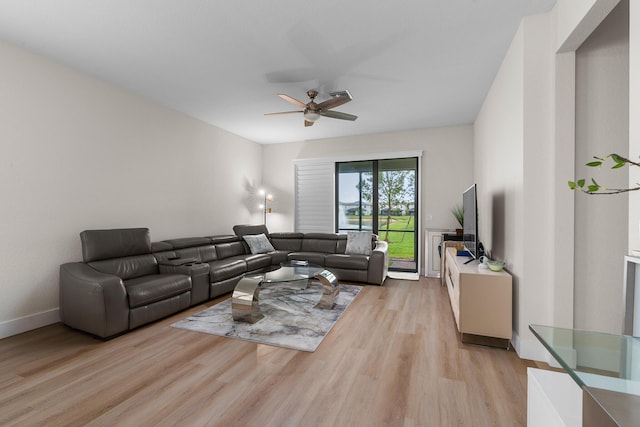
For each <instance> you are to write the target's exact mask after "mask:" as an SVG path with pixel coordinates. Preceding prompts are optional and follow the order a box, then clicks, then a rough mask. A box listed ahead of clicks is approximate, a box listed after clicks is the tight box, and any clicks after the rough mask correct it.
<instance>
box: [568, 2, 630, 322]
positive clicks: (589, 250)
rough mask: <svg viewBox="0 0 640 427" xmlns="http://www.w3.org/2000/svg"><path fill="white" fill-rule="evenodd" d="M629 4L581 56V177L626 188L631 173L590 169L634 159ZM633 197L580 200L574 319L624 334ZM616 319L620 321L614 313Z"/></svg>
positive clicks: (582, 49)
mask: <svg viewBox="0 0 640 427" xmlns="http://www.w3.org/2000/svg"><path fill="white" fill-rule="evenodd" d="M628 19H629V3H628V2H627V1H621V2H620V3H619V4H618V6H616V8H614V9H613V11H612V12H611V13H610V14H609V15H608V16H607V18H606V19H605V20H604V21H603V22H602V23H601V24H600V26H598V27H597V28H596V29H595V31H594V32H593V33H592V34H591V35H590V36H589V38H588V39H587V40H586V41H585V42H584V43H583V44H582V45H581V46H580V48H578V50H577V51H576V84H575V87H576V96H575V100H576V102H575V105H576V119H575V124H576V144H575V156H576V160H575V164H576V177H577V178H579V177H582V178H590V177H593V178H595V179H596V181H597V182H599V183H600V184H602V185H606V186H608V187H609V188H626V186H627V185H628V182H629V178H628V175H629V174H628V171H629V169H628V168H623V169H619V170H615V171H612V170H611V169H610V167H611V165H613V163H612V162H611V161H610V160H609V161H608V162H607V163H605V166H603V167H602V168H597V169H594V168H588V167H586V166H584V165H585V163H587V162H590V161H592V160H593V156H594V155H597V156H601V157H602V156H605V155H607V154H610V153H617V154H620V155H622V156H628V153H629V28H628ZM627 207H628V195H627V194H620V195H616V196H588V195H586V194H581V193H578V194H576V197H575V261H574V262H575V299H574V301H575V305H574V309H575V321H574V327H576V328H578V329H585V330H594V331H603V332H610V333H620V330H621V321H622V311H623V306H622V295H621V284H622V283H624V277H623V258H624V256H625V255H626V254H627V253H628V252H627V250H628V243H627V240H628V238H627V236H628V235H629V233H628V208H627ZM613 313H617V315H612V314H613Z"/></svg>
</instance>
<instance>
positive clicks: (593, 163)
mask: <svg viewBox="0 0 640 427" xmlns="http://www.w3.org/2000/svg"><path fill="white" fill-rule="evenodd" d="M600 165H602V160H598V161H596V162H589V163H587V166H589V167H592V168H594V167H597V166H600Z"/></svg>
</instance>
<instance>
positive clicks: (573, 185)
mask: <svg viewBox="0 0 640 427" xmlns="http://www.w3.org/2000/svg"><path fill="white" fill-rule="evenodd" d="M567 184H569V188H570V189H572V190H575V189H576V183H575V182H573V181H569V182H568V183H567Z"/></svg>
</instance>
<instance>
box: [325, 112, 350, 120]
mask: <svg viewBox="0 0 640 427" xmlns="http://www.w3.org/2000/svg"><path fill="white" fill-rule="evenodd" d="M320 115H321V116H325V117H331V118H332V119H341V120H351V121H353V120H355V119H357V118H358V116H354V115H353V114H347V113H341V112H339V111H320Z"/></svg>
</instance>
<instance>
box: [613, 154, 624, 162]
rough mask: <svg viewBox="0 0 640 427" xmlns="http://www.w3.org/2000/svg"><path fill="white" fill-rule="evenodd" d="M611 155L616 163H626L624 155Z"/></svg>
mask: <svg viewBox="0 0 640 427" xmlns="http://www.w3.org/2000/svg"><path fill="white" fill-rule="evenodd" d="M609 156H610V157H611V160H613V161H614V162H616V163H623V164H624V163H625V161H624V158H622V156H619V155H617V154H609Z"/></svg>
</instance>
